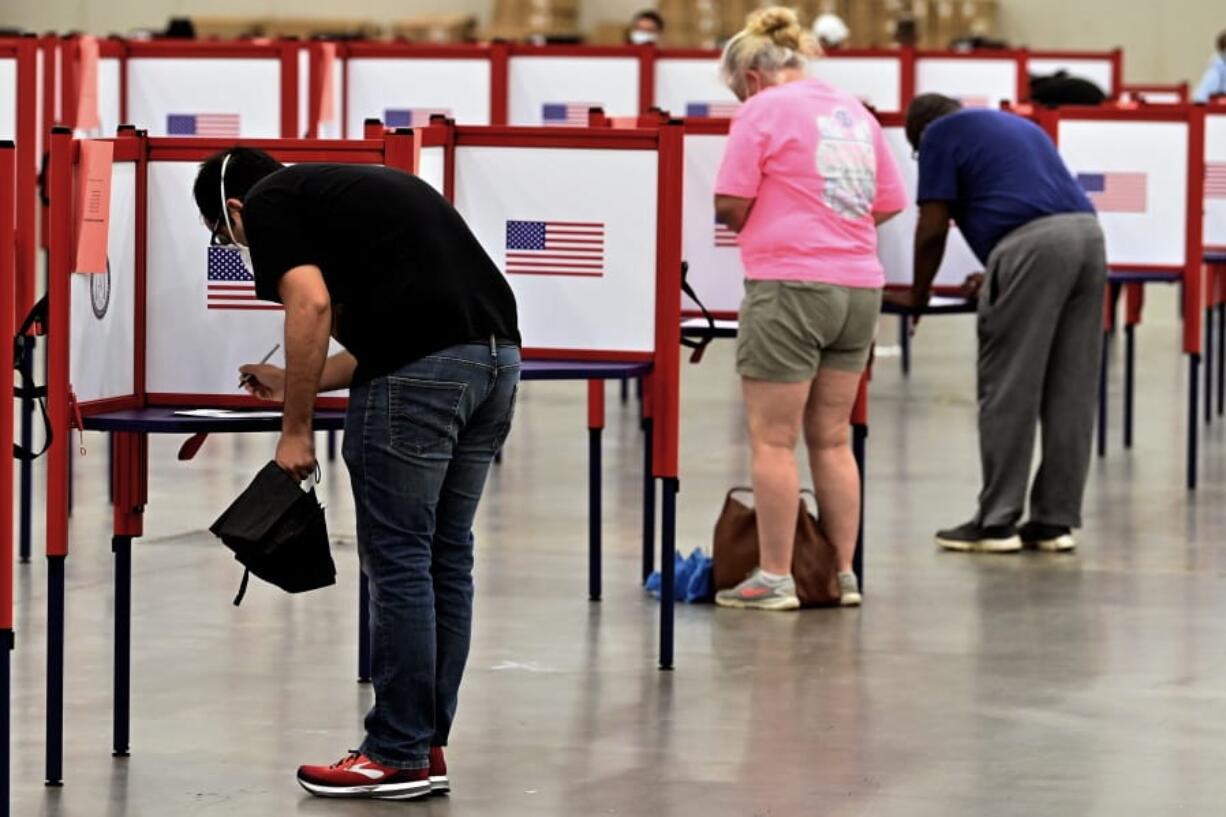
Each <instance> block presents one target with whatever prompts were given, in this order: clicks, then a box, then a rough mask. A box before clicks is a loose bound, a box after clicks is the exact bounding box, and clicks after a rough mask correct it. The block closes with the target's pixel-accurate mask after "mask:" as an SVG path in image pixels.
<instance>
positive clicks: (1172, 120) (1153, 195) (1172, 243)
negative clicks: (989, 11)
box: [1039, 106, 1206, 489]
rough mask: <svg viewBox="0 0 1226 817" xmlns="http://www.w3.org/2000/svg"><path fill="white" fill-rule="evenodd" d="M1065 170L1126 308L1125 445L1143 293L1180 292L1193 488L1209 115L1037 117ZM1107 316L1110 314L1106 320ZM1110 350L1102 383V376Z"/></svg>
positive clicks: (1071, 113)
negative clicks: (1096, 228) (1094, 220)
mask: <svg viewBox="0 0 1226 817" xmlns="http://www.w3.org/2000/svg"><path fill="white" fill-rule="evenodd" d="M1039 120H1040V123H1041V124H1042V125H1043V126H1044V128H1045V129H1046V130H1047V131H1048V133H1049V134H1050V135H1051V136H1052V138H1053V139H1054V140H1055V141H1056V144H1057V146H1058V148H1059V150H1060V155H1061V156H1062V157H1063V159H1064V161H1065V164H1066V165H1068V168H1069V170H1070V171H1071V172H1072V173H1073V175H1074V177H1075V178H1076V179H1077V181H1078V183H1079V184H1080V185H1081V187H1082V189H1083V190H1085V192H1086V195H1087V196H1088V197H1089V199H1090V201H1091V202H1092V203H1093V204H1094V207H1095V209H1096V210H1097V211H1098V218H1099V222H1100V223H1101V224H1102V228H1103V233H1104V235H1105V238H1106V246H1107V263H1108V267H1109V270H1110V277H1111V280H1112V281H1113V282H1115V283H1117V284H1122V285H1124V286H1125V288H1126V290H1127V291H1128V293H1129V298H1130V308H1129V313H1130V316H1129V320H1128V325H1127V326H1126V327H1125V328H1126V330H1127V334H1128V345H1127V350H1126V369H1125V377H1126V382H1125V396H1124V401H1125V421H1124V423H1125V444H1126V445H1127V444H1128V443H1129V442H1130V441H1131V436H1132V420H1133V418H1132V403H1133V399H1132V398H1133V393H1134V384H1133V376H1134V374H1133V373H1134V330H1135V326H1136V324H1137V323H1138V322H1139V320H1140V304H1141V299H1142V298H1143V293H1144V291H1143V289H1142V287H1141V285H1142V284H1147V283H1162V282H1166V283H1178V284H1180V285H1181V286H1182V291H1183V329H1184V332H1183V350H1184V352H1185V353H1186V354H1187V355H1188V361H1189V384H1188V398H1189V399H1188V402H1189V417H1188V432H1187V433H1188V455H1187V468H1188V473H1187V485H1188V488H1189V489H1193V488H1195V487H1196V484H1197V446H1198V425H1199V424H1198V422H1197V414H1196V411H1197V405H1198V374H1199V368H1200V363H1201V355H1202V353H1203V352H1205V351H1206V350H1205V348H1204V346H1203V344H1202V341H1201V330H1202V321H1203V310H1204V305H1205V299H1204V282H1203V276H1202V255H1203V252H1204V248H1203V245H1204V241H1203V235H1204V233H1205V229H1206V227H1205V192H1206V174H1205V170H1206V164H1205V159H1206V143H1205V128H1206V122H1205V113H1204V110H1203V109H1201V108H1195V107H1186V106H1161V107H1140V108H1138V107H1105V108H1077V107H1069V108H1060V109H1054V110H1043V111H1041V112H1040V113H1039ZM1109 317H1110V316H1109V315H1108V318H1109ZM1105 350H1106V347H1105V346H1104V358H1103V366H1102V377H1103V378H1105V377H1106V364H1107V358H1106V352H1105ZM1099 394H1100V418H1099V453H1100V455H1102V454H1103V453H1105V450H1106V436H1105V435H1106V425H1107V424H1106V388H1105V380H1104V381H1103V384H1100V391H1099Z"/></svg>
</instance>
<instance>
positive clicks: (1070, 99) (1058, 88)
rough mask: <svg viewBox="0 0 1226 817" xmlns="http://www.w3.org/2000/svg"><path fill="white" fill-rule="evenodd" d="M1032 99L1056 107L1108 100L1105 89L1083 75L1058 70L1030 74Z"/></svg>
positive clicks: (1096, 103)
mask: <svg viewBox="0 0 1226 817" xmlns="http://www.w3.org/2000/svg"><path fill="white" fill-rule="evenodd" d="M1030 101H1031V102H1034V103H1036V104H1038V105H1046V106H1048V107H1051V108H1056V107H1059V106H1061V105H1101V104H1103V103H1104V102H1106V101H1107V95H1106V94H1105V93H1103V89H1102V88H1099V87H1098V86H1097V85H1095V84H1094V83H1093V82H1091V81H1090V80H1088V79H1083V78H1081V77H1074V76H1071V75H1069V73H1068V72H1067V71H1057V72H1056V73H1054V74H1051V75H1050V76H1037V75H1034V74H1032V75H1031V76H1030Z"/></svg>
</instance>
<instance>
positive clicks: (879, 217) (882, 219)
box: [873, 210, 902, 227]
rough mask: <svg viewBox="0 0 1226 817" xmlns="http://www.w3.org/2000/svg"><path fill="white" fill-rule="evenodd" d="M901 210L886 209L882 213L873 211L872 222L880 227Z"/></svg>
mask: <svg viewBox="0 0 1226 817" xmlns="http://www.w3.org/2000/svg"><path fill="white" fill-rule="evenodd" d="M901 212H902V210H887V211H885V212H882V213H873V223H874V224H876V225H877V226H878V227H880V226H881V225H882V224H885V223H886V222H887V221H889V220H890V219H892V218H894V216H896V215H898V214H899V213H901Z"/></svg>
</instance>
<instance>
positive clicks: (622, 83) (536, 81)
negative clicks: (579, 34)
mask: <svg viewBox="0 0 1226 817" xmlns="http://www.w3.org/2000/svg"><path fill="white" fill-rule="evenodd" d="M508 73H509V89H508V93H509V97H510V99H509V101H508V117H509V120H510V124H512V125H559V126H566V125H572V126H583V125H586V124H587V109H588V108H589V107H592V106H598V107H601V108H604V112H605V113H606V114H608V115H609V116H636V115H637V114H638V112H639V61H638V60H637V59H635V58H634V57H534V56H522V57H511V59H510V67H509V69H508Z"/></svg>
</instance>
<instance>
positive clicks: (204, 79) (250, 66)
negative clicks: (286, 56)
mask: <svg viewBox="0 0 1226 817" xmlns="http://www.w3.org/2000/svg"><path fill="white" fill-rule="evenodd" d="M128 114H129V116H128V118H129V119H130V120H131V124H133V125H136V126H137V127H138V128H143V129H145V130H147V131H149V135H150V136H214V137H222V138H231V137H239V136H242V137H247V138H264V139H275V138H278V137H280V135H281V62H280V60H278V59H273V58H261V59H221V58H204V59H201V58H162V57H135V58H132V59H130V60H128Z"/></svg>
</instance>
